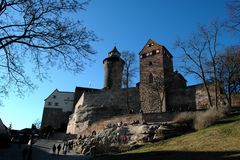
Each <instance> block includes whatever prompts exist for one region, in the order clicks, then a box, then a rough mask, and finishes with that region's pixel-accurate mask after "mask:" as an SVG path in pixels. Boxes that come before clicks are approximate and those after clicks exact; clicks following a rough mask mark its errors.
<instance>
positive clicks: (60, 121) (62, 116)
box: [41, 108, 72, 129]
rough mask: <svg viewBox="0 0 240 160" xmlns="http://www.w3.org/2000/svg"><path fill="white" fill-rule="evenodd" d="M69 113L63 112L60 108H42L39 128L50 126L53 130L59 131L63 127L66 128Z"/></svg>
mask: <svg viewBox="0 0 240 160" xmlns="http://www.w3.org/2000/svg"><path fill="white" fill-rule="evenodd" d="M71 113H72V112H63V110H62V108H44V110H43V117H42V123H41V128H43V127H47V126H49V125H50V126H52V127H53V128H54V129H59V128H61V126H63V125H65V126H66V125H67V124H68V119H69V115H70V114H71Z"/></svg>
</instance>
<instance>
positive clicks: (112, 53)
mask: <svg viewBox="0 0 240 160" xmlns="http://www.w3.org/2000/svg"><path fill="white" fill-rule="evenodd" d="M112 56H116V57H120V56H121V53H120V52H119V51H118V50H117V47H116V46H114V47H113V49H112V50H111V51H110V52H108V57H112Z"/></svg>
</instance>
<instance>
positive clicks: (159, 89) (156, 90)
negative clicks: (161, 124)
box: [149, 75, 168, 112]
mask: <svg viewBox="0 0 240 160" xmlns="http://www.w3.org/2000/svg"><path fill="white" fill-rule="evenodd" d="M167 84H168V83H167V80H166V78H164V77H163V75H155V76H153V83H152V84H151V85H150V90H149V91H150V92H152V93H151V95H152V99H153V101H154V102H155V103H156V104H155V105H157V106H158V108H159V111H160V112H162V111H163V109H162V108H163V105H164V100H165V95H166V89H167Z"/></svg>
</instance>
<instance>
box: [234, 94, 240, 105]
mask: <svg viewBox="0 0 240 160" xmlns="http://www.w3.org/2000/svg"><path fill="white" fill-rule="evenodd" d="M232 107H240V94H235V95H232Z"/></svg>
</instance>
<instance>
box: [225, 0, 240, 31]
mask: <svg viewBox="0 0 240 160" xmlns="http://www.w3.org/2000/svg"><path fill="white" fill-rule="evenodd" d="M227 9H228V13H229V19H228V26H229V27H230V29H231V30H233V31H237V32H240V0H231V1H229V2H228V3H227Z"/></svg>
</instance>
